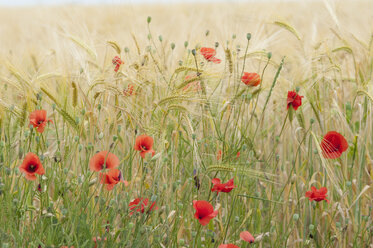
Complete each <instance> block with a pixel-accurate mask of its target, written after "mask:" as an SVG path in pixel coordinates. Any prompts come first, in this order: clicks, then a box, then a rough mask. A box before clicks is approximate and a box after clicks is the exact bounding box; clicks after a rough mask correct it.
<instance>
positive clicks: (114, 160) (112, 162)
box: [89, 151, 119, 171]
mask: <svg viewBox="0 0 373 248" xmlns="http://www.w3.org/2000/svg"><path fill="white" fill-rule="evenodd" d="M118 165H119V159H118V157H117V156H115V155H114V154H113V153H110V152H107V151H101V152H98V153H96V154H95V155H94V156H93V157H92V158H91V160H90V161H89V168H90V169H91V170H92V171H100V170H102V169H112V168H115V167H117V166H118Z"/></svg>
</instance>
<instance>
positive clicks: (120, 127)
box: [117, 125, 122, 133]
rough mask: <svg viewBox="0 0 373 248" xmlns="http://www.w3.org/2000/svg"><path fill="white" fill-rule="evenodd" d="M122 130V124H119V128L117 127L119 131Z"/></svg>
mask: <svg viewBox="0 0 373 248" xmlns="http://www.w3.org/2000/svg"><path fill="white" fill-rule="evenodd" d="M121 130H122V126H121V125H118V129H117V131H118V133H120V131H121Z"/></svg>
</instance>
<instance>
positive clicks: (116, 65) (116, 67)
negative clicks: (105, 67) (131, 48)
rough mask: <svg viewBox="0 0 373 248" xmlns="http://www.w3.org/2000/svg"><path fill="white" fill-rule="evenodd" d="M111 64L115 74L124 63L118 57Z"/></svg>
mask: <svg viewBox="0 0 373 248" xmlns="http://www.w3.org/2000/svg"><path fill="white" fill-rule="evenodd" d="M111 62H112V63H113V65H115V68H114V71H115V72H117V71H118V70H119V67H120V66H121V65H122V64H124V62H123V61H122V60H121V58H119V57H118V56H115V57H114V58H113V60H112V61H111Z"/></svg>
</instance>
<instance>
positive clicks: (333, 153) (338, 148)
mask: <svg viewBox="0 0 373 248" xmlns="http://www.w3.org/2000/svg"><path fill="white" fill-rule="evenodd" d="M302 98H303V96H300V95H299V94H298V93H297V92H296V91H289V92H288V97H287V109H289V108H292V109H294V110H295V111H296V110H297V109H298V107H299V106H301V105H302ZM320 148H321V151H322V155H323V157H324V158H328V159H335V158H339V157H340V156H341V155H342V153H343V152H345V151H346V150H347V148H348V143H347V140H346V139H345V138H344V137H343V135H342V134H340V133H338V132H336V131H329V132H328V133H327V134H326V135H325V136H324V137H323V139H322V141H321V144H320ZM327 192H328V190H327V188H325V187H321V188H320V189H317V188H316V187H314V186H312V187H311V191H307V192H306V197H308V199H309V200H310V201H317V202H319V201H323V200H325V201H326V202H329V200H328V199H326V197H327Z"/></svg>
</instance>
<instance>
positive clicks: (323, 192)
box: [306, 186, 329, 203]
mask: <svg viewBox="0 0 373 248" xmlns="http://www.w3.org/2000/svg"><path fill="white" fill-rule="evenodd" d="M327 193H328V189H327V188H325V187H322V188H320V189H316V188H315V187H313V186H312V187H311V191H307V192H306V197H308V198H309V200H310V201H317V202H319V201H323V200H325V201H326V202H328V203H329V200H328V199H326V197H327V196H328V195H327Z"/></svg>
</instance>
